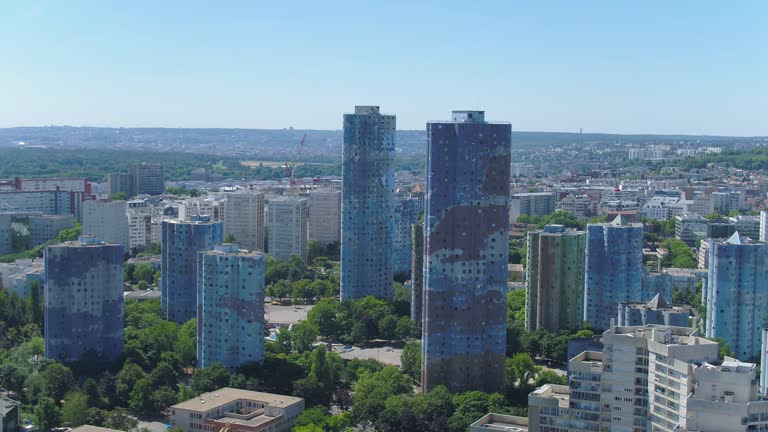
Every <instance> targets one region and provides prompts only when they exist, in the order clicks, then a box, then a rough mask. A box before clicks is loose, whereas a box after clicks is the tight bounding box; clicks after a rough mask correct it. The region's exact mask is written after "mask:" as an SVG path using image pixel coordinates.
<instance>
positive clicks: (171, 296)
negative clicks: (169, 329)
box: [160, 217, 224, 323]
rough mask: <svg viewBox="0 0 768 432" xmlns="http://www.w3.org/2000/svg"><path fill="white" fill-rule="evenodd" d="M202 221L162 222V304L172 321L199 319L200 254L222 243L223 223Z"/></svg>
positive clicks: (202, 219)
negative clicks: (198, 273)
mask: <svg viewBox="0 0 768 432" xmlns="http://www.w3.org/2000/svg"><path fill="white" fill-rule="evenodd" d="M200 219H201V220H197V221H192V222H181V221H163V223H162V227H161V246H162V269H163V277H162V282H161V290H162V291H161V296H160V299H161V302H160V303H161V305H162V308H163V315H164V316H165V319H167V320H169V321H175V322H177V323H184V322H186V321H189V320H191V319H192V318H196V317H197V270H198V269H197V254H198V253H199V252H201V251H206V250H212V249H213V246H214V245H216V244H218V243H221V241H222V236H223V231H224V227H223V224H222V223H221V222H207V221H206V218H205V217H200Z"/></svg>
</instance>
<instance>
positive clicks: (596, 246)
mask: <svg viewBox="0 0 768 432" xmlns="http://www.w3.org/2000/svg"><path fill="white" fill-rule="evenodd" d="M586 257H587V258H586V264H585V268H586V269H585V274H584V281H585V282H584V321H587V322H588V323H589V324H591V325H592V326H593V327H594V328H596V329H607V328H609V327H610V325H611V318H616V311H617V310H618V307H619V303H623V302H643V301H648V300H650V298H644V297H645V296H644V293H643V278H642V275H643V225H642V224H640V223H628V222H627V221H626V220H625V219H624V218H623V217H622V216H621V215H619V216H617V217H616V219H614V220H613V221H612V222H610V223H605V224H589V225H587V251H586ZM653 295H655V293H654V294H653ZM653 295H651V297H652V296H653Z"/></svg>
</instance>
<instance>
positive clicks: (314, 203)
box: [309, 189, 341, 246]
mask: <svg viewBox="0 0 768 432" xmlns="http://www.w3.org/2000/svg"><path fill="white" fill-rule="evenodd" d="M309 239H310V240H315V241H317V242H318V243H320V244H321V245H323V246H325V245H328V244H331V243H335V242H341V191H340V190H334V189H327V190H315V191H312V192H310V193H309Z"/></svg>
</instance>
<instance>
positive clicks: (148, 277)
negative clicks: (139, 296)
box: [132, 263, 155, 284]
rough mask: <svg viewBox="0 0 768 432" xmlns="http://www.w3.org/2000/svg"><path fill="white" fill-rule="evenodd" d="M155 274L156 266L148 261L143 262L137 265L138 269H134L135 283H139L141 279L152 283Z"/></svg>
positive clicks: (133, 278)
mask: <svg viewBox="0 0 768 432" xmlns="http://www.w3.org/2000/svg"><path fill="white" fill-rule="evenodd" d="M154 275H155V268H154V267H152V265H151V264H147V263H141V264H139V265H137V266H136V269H135V270H134V271H133V277H132V280H133V283H139V282H140V281H144V282H146V283H148V284H149V283H152V278H153V276H154Z"/></svg>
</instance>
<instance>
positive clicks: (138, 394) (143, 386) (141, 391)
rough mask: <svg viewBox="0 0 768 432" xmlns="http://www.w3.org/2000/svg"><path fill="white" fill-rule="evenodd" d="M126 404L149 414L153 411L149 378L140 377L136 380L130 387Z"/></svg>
mask: <svg viewBox="0 0 768 432" xmlns="http://www.w3.org/2000/svg"><path fill="white" fill-rule="evenodd" d="M128 405H129V406H130V407H131V409H132V410H134V411H136V412H138V413H141V414H147V415H150V414H152V413H153V410H154V408H155V407H154V404H153V403H152V383H150V382H149V379H147V378H142V379H140V380H138V381H137V382H136V385H134V386H133V389H131V393H130V397H129V399H128Z"/></svg>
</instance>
